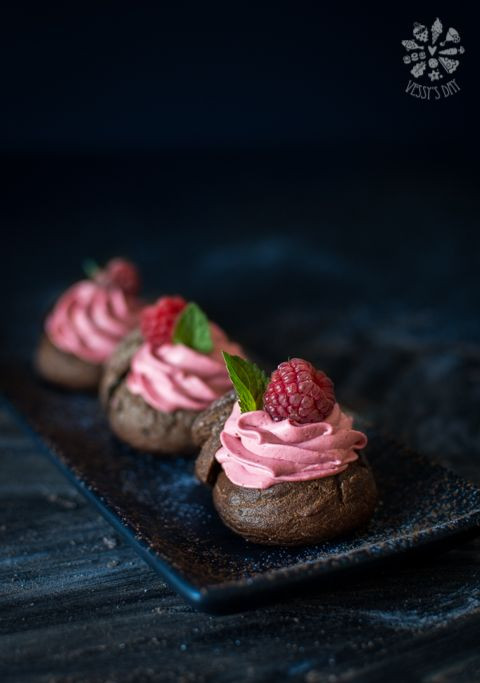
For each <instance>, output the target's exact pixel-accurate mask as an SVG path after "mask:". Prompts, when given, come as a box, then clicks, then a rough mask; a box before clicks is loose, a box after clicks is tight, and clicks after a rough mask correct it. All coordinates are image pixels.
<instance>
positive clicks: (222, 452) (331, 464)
mask: <svg viewBox="0 0 480 683" xmlns="http://www.w3.org/2000/svg"><path fill="white" fill-rule="evenodd" d="M224 358H225V362H226V365H227V368H228V371H229V374H230V377H231V380H232V383H233V385H234V389H235V391H230V392H229V393H227V394H225V395H224V396H222V397H221V398H220V399H219V400H218V401H216V402H214V403H213V404H212V405H211V406H210V407H209V408H208V409H207V410H205V411H204V412H202V413H201V414H200V415H199V416H198V417H197V418H196V420H195V422H194V423H193V425H192V438H193V439H194V441H195V443H196V444H197V445H198V446H201V447H202V448H201V452H200V455H199V456H198V458H197V461H196V464H195V472H196V475H197V477H198V478H199V479H200V480H201V481H202V482H204V483H206V484H209V485H210V486H212V487H213V501H214V505H215V508H216V509H217V511H218V513H219V515H220V517H221V519H222V520H223V522H224V523H225V524H226V525H227V526H228V527H229V528H230V529H232V531H234V532H236V533H238V534H240V535H241V536H243V537H244V538H245V539H247V540H249V541H254V542H257V543H264V544H268V545H300V544H306V543H316V542H320V541H325V540H328V539H331V538H333V537H336V536H340V535H342V534H345V533H347V532H349V531H352V530H353V529H356V528H358V527H360V526H362V525H364V524H365V523H366V522H368V520H369V519H370V517H371V516H372V514H373V511H374V508H375V504H376V501H377V491H376V486H375V481H374V478H373V475H372V473H371V470H370V468H369V466H368V464H367V462H366V460H365V458H364V457H362V456H361V455H360V454H359V453H358V451H360V450H361V449H363V448H364V447H365V446H366V444H367V437H366V436H365V434H363V433H362V432H360V431H356V430H355V429H354V428H353V418H352V417H350V416H349V415H347V414H346V413H345V412H343V411H342V409H341V407H340V406H339V404H338V403H337V402H336V398H335V393H334V387H333V383H332V382H331V380H330V379H329V378H328V377H327V376H326V375H325V374H324V373H323V372H321V371H320V370H317V369H315V368H314V367H313V365H312V364H311V363H309V362H307V361H305V360H302V359H299V358H293V359H291V360H289V361H286V362H284V363H281V364H280V365H279V366H278V368H277V369H276V370H275V371H274V372H273V374H272V376H271V377H270V379H269V378H267V376H266V375H265V373H263V372H262V371H261V370H260V369H259V368H258V367H257V366H256V365H254V364H252V363H249V362H248V361H246V360H244V359H243V358H239V357H235V356H232V355H230V354H229V353H228V352H227V353H224Z"/></svg>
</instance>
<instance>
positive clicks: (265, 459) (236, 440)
mask: <svg viewBox="0 0 480 683" xmlns="http://www.w3.org/2000/svg"><path fill="white" fill-rule="evenodd" d="M352 424H353V418H351V417H349V416H348V415H346V414H345V413H342V411H341V409H340V406H339V405H338V403H335V406H334V408H333V410H332V412H331V413H330V415H329V416H328V417H327V418H326V419H325V420H324V421H323V422H312V423H307V424H300V423H298V422H293V421H292V420H289V419H285V420H280V421H278V422H274V421H273V420H272V418H271V417H270V415H269V414H268V413H266V412H265V411H264V410H256V411H253V412H250V413H243V414H242V413H241V412H240V408H239V406H238V403H235V405H234V407H233V410H232V414H231V415H230V417H229V418H228V420H227V421H226V423H225V426H224V428H223V431H222V433H221V435H220V441H221V443H222V445H221V447H220V449H219V450H218V451H217V453H216V456H215V457H216V459H217V460H218V462H219V463H220V464H221V465H222V467H223V469H224V471H225V474H226V475H227V477H228V478H229V479H230V481H231V482H233V483H234V484H237V485H238V486H243V487H245V488H254V489H268V488H270V487H271V486H273V485H275V484H280V483H281V482H283V481H307V480H309V479H321V478H322V477H330V476H332V475H334V474H339V472H343V470H345V469H346V468H347V467H348V464H349V463H351V462H354V461H355V460H357V458H358V454H357V452H356V451H357V450H359V449H361V448H364V447H365V446H366V445H367V437H366V436H365V434H363V433H362V432H357V431H355V430H353V429H352Z"/></svg>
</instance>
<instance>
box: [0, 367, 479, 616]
mask: <svg viewBox="0 0 480 683" xmlns="http://www.w3.org/2000/svg"><path fill="white" fill-rule="evenodd" d="M0 371H1V374H0V377H1V382H2V388H3V392H4V395H5V396H6V398H7V402H8V404H9V405H10V406H13V408H14V412H15V413H16V415H17V417H18V418H19V419H20V420H21V422H22V424H23V425H24V426H28V428H29V429H30V430H31V431H32V432H33V433H34V434H35V436H36V437H37V439H38V441H39V444H40V445H41V448H42V450H43V452H44V453H46V455H47V456H48V457H49V458H50V459H51V460H52V461H53V462H54V463H55V464H56V465H57V466H58V467H59V468H60V469H61V471H62V472H63V473H64V474H65V475H66V476H67V477H68V478H69V479H70V481H71V482H72V483H73V484H74V485H75V486H76V487H77V488H78V489H79V490H80V491H81V492H82V493H83V495H84V496H85V497H86V498H87V499H88V500H90V501H91V502H92V503H93V504H94V505H95V506H96V507H97V508H98V509H99V511H100V512H101V513H102V514H103V515H104V517H105V518H106V519H107V520H108V521H109V522H110V523H111V524H112V525H113V526H114V527H115V529H116V530H117V532H118V533H119V534H121V535H122V536H123V537H124V538H125V539H126V540H127V541H128V542H129V543H130V544H131V545H132V546H133V547H134V549H135V550H136V551H137V552H138V553H139V554H140V555H141V556H142V557H143V558H144V559H145V560H146V561H147V562H148V563H149V564H150V566H151V567H152V568H153V569H155V570H156V571H157V572H158V573H159V574H160V575H161V576H162V577H163V578H164V579H165V580H166V581H167V582H168V583H169V584H170V585H171V586H172V587H173V588H174V589H176V590H177V591H178V592H179V593H180V594H181V595H182V596H183V597H184V598H185V599H186V600H187V601H188V602H190V603H191V604H192V605H194V606H195V607H197V608H199V609H202V610H205V611H208V612H212V613H219V612H231V611H235V610H238V609H246V608H247V607H252V606H258V604H259V603H261V602H262V601H264V600H265V599H267V598H269V597H271V596H272V595H274V594H276V593H280V592H282V591H285V590H286V589H289V590H293V589H294V587H298V586H299V585H303V584H305V583H307V582H311V581H316V583H317V585H318V584H319V582H320V580H322V581H324V580H325V579H326V578H327V577H328V578H332V577H335V576H337V575H338V574H339V573H343V572H345V571H347V570H348V571H353V570H359V569H362V568H366V567H368V566H369V565H370V564H371V563H373V562H375V563H378V562H380V561H385V560H388V559H391V558H394V557H396V556H399V555H404V554H405V553H408V552H411V551H414V550H422V549H424V548H426V547H428V548H430V546H431V544H435V545H439V544H443V543H445V544H447V543H448V544H451V543H452V542H455V541H457V540H460V539H461V538H462V537H464V536H466V535H473V534H476V533H478V531H479V530H480V491H479V490H478V489H477V488H476V487H475V486H473V484H470V483H469V482H466V481H464V480H462V479H461V478H460V477H458V476H456V475H455V474H453V473H451V472H449V471H447V470H445V469H444V468H443V467H441V466H439V465H434V464H431V463H430V462H429V461H428V460H427V459H425V458H423V457H421V456H419V455H417V454H415V453H413V452H411V451H409V450H407V449H405V448H403V447H401V446H399V445H398V444H397V443H395V442H393V441H391V440H389V439H387V438H385V437H382V436H380V435H378V434H376V433H375V432H374V431H372V430H368V432H369V433H368V436H369V445H368V447H367V449H366V454H367V457H368V459H369V461H370V463H371V466H372V468H373V471H374V475H375V478H376V481H377V485H378V488H379V493H380V503H379V505H378V507H377V510H376V512H375V515H374V517H373V519H372V520H371V522H370V524H369V525H368V528H367V529H363V530H362V531H359V532H357V533H355V534H352V535H350V536H348V537H345V538H343V539H339V540H334V541H331V542H329V543H321V544H318V545H310V546H306V547H302V548H293V549H292V548H283V547H266V546H260V545H256V544H252V543H248V542H246V541H244V540H243V539H242V538H240V537H238V536H236V535H235V534H233V533H232V532H230V531H229V530H228V529H227V528H226V527H225V526H224V525H223V524H222V523H221V521H220V519H219V518H218V516H217V514H216V512H215V510H214V508H213V505H212V502H211V494H210V492H209V490H208V489H207V488H205V487H204V486H202V485H201V484H199V483H198V482H197V481H196V480H195V478H194V476H193V461H192V460H191V459H186V458H181V457H175V456H172V457H165V458H159V457H155V456H151V455H148V454H140V453H136V452H134V451H133V450H131V449H129V448H128V447H126V446H124V445H123V444H121V443H120V442H119V441H118V440H117V439H116V438H115V437H113V436H112V434H111V432H110V430H109V428H108V425H107V422H106V420H105V417H104V416H103V414H102V411H101V408H100V405H99V403H98V401H97V399H96V397H94V396H89V395H84V394H71V393H67V392H63V391H61V390H59V389H56V388H53V387H51V386H49V385H47V384H45V383H43V382H41V381H39V380H38V379H37V378H36V377H35V375H34V373H33V371H32V370H31V368H30V367H29V366H28V364H26V363H24V362H18V363H15V362H10V363H8V365H4V366H3V367H1V368H0Z"/></svg>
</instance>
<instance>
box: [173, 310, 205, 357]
mask: <svg viewBox="0 0 480 683" xmlns="http://www.w3.org/2000/svg"><path fill="white" fill-rule="evenodd" d="M172 341H173V343H174V344H184V345H185V346H189V347H190V348H191V349H195V351H200V353H210V352H211V351H213V339H212V333H211V330H210V323H209V322H208V318H207V316H206V315H205V313H204V312H203V311H202V309H201V308H200V306H197V304H196V303H194V302H193V301H192V302H190V303H189V304H188V305H187V306H185V308H184V309H183V311H182V312H181V314H180V315H179V317H178V320H177V322H176V324H175V329H174V330H173V336H172Z"/></svg>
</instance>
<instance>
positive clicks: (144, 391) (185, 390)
mask: <svg viewBox="0 0 480 683" xmlns="http://www.w3.org/2000/svg"><path fill="white" fill-rule="evenodd" d="M210 329H211V333H212V340H213V345H214V348H213V351H212V352H211V353H208V354H205V353H200V352H199V351H195V350H194V349H191V348H189V347H188V346H185V345H184V344H162V345H160V346H152V345H151V344H149V343H148V342H145V343H144V344H142V346H141V347H140V348H139V349H138V351H137V352H136V354H135V355H134V357H133V358H132V362H131V365H130V373H129V374H128V376H127V387H128V389H129V390H130V392H131V393H132V394H138V395H140V396H141V397H142V398H143V400H144V401H145V402H146V403H148V404H149V405H150V406H152V408H155V409H156V410H159V411H161V412H164V413H173V412H174V411H175V410H197V411H200V410H204V409H205V408H207V407H208V406H209V405H210V403H212V401H214V400H215V399H216V398H219V397H220V396H222V395H223V394H224V393H225V392H226V391H228V390H229V389H231V388H232V384H231V382H230V378H229V376H228V373H227V369H226V367H225V363H224V361H223V357H222V351H227V352H228V353H231V354H236V355H241V356H243V351H242V349H241V348H240V346H239V345H238V344H235V343H234V342H232V341H230V340H229V339H228V337H227V336H226V335H225V333H224V332H223V330H221V329H220V328H219V327H218V326H217V325H215V324H214V323H210Z"/></svg>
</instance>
